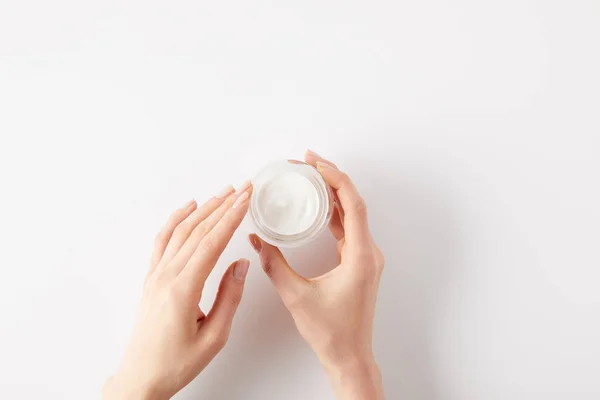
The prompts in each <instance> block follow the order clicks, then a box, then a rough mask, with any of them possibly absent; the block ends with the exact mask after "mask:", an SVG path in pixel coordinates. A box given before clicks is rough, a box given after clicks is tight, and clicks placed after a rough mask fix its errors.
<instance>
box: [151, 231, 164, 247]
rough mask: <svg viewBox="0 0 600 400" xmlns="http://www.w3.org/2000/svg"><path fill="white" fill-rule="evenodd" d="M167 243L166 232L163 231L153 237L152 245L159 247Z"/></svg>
mask: <svg viewBox="0 0 600 400" xmlns="http://www.w3.org/2000/svg"><path fill="white" fill-rule="evenodd" d="M166 241H167V232H166V231H165V230H164V229H163V230H161V231H160V232H158V233H157V234H156V236H155V237H154V244H156V245H161V244H164V243H165V242H166Z"/></svg>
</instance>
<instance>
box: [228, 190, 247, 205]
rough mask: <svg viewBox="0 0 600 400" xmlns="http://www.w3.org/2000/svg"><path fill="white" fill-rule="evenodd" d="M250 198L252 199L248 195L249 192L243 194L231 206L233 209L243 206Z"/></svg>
mask: <svg viewBox="0 0 600 400" xmlns="http://www.w3.org/2000/svg"><path fill="white" fill-rule="evenodd" d="M248 197H250V193H248V192H244V193H242V195H241V196H240V197H238V198H237V200H236V201H235V203H233V206H231V208H237V207H239V206H241V205H242V204H244V203H245V202H246V200H248Z"/></svg>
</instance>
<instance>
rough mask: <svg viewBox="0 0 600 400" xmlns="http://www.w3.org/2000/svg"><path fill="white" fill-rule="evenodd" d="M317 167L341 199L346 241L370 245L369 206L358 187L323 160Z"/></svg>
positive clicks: (318, 162) (358, 244)
mask: <svg viewBox="0 0 600 400" xmlns="http://www.w3.org/2000/svg"><path fill="white" fill-rule="evenodd" d="M317 169H318V170H319V172H320V173H321V176H322V177H323V179H324V180H325V182H327V184H328V185H330V186H331V187H332V188H333V189H334V190H335V191H336V192H337V195H338V198H339V199H340V205H341V206H342V210H343V211H344V229H345V237H346V243H348V244H350V245H352V246H355V245H356V246H360V248H362V247H365V248H366V246H368V245H369V243H370V240H371V239H370V238H371V235H370V233H369V224H368V221H367V206H366V204H365V201H364V200H363V198H362V197H361V196H360V194H359V193H358V191H357V190H356V187H355V186H354V184H353V183H352V181H351V180H350V178H349V177H348V175H346V174H345V173H343V172H341V171H339V170H338V169H336V168H334V167H332V166H331V165H329V164H326V163H324V162H321V161H317Z"/></svg>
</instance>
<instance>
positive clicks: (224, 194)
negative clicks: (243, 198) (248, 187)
mask: <svg viewBox="0 0 600 400" xmlns="http://www.w3.org/2000/svg"><path fill="white" fill-rule="evenodd" d="M234 191H235V189H234V188H233V186H231V185H227V187H225V188H223V190H221V191H220V192H219V193H218V194H216V195H215V197H216V198H217V199H223V198H225V197H227V196H229V195H230V194H231V193H233V192H234Z"/></svg>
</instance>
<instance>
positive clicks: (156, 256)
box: [148, 200, 198, 276]
mask: <svg viewBox="0 0 600 400" xmlns="http://www.w3.org/2000/svg"><path fill="white" fill-rule="evenodd" d="M197 206H198V204H197V203H196V200H190V201H189V202H188V203H187V204H186V205H185V206H183V207H182V208H180V209H178V210H176V211H175V212H174V213H173V214H171V216H170V217H169V219H168V221H167V223H166V225H165V226H164V227H163V228H162V229H161V230H160V232H159V233H158V235H156V239H155V240H154V249H153V250H152V256H151V257H150V268H149V270H148V276H150V275H151V274H152V273H153V272H154V270H155V269H156V266H157V265H158V263H159V262H160V260H161V258H162V256H163V254H164V252H165V249H166V248H167V245H168V244H169V240H171V236H172V235H173V231H174V230H175V228H176V227H177V225H179V224H180V223H181V221H183V220H185V219H186V218H187V217H188V216H189V215H190V214H191V213H192V212H193V211H194V210H195V209H196V207H197Z"/></svg>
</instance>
